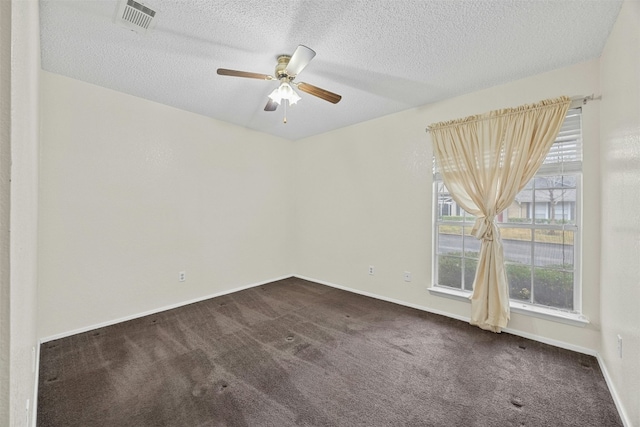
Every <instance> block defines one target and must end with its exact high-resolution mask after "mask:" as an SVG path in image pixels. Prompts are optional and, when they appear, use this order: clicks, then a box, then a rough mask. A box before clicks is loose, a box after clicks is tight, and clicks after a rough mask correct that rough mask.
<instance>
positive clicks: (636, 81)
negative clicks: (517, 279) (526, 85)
mask: <svg viewBox="0 0 640 427" xmlns="http://www.w3.org/2000/svg"><path fill="white" fill-rule="evenodd" d="M639 28H640V3H639V2H637V1H626V2H624V4H623V6H622V9H621V11H620V15H619V17H618V21H617V22H616V24H615V26H614V28H613V31H612V33H611V35H610V37H609V39H608V41H607V44H606V46H605V49H604V51H603V54H602V58H601V87H602V118H601V124H600V126H601V170H602V239H601V242H602V272H601V279H600V280H601V287H602V292H601V295H602V299H601V312H602V350H601V351H602V353H601V354H602V358H603V359H604V361H605V365H606V367H607V370H608V372H609V374H610V376H611V379H612V381H613V384H614V387H615V389H616V392H617V394H618V396H619V398H620V400H621V402H622V403H623V405H624V410H625V411H626V413H627V418H628V420H629V421H630V422H631V424H632V425H634V426H640V215H638V212H640V30H639ZM618 335H620V336H622V339H623V358H622V359H621V358H620V357H619V356H618V349H617V336H618Z"/></svg>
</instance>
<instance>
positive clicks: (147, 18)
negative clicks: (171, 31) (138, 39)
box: [116, 0, 156, 33]
mask: <svg viewBox="0 0 640 427" xmlns="http://www.w3.org/2000/svg"><path fill="white" fill-rule="evenodd" d="M155 18H156V11H155V10H153V9H151V8H149V7H147V6H145V5H143V4H141V3H138V2H136V1H134V0H121V1H120V5H119V7H118V11H117V15H116V22H117V23H118V24H120V25H121V26H123V27H125V28H129V29H130V30H133V31H136V32H138V33H146V32H148V31H149V30H151V29H152V28H153V27H154V26H155Z"/></svg>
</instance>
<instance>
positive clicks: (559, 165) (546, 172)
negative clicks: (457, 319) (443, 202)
mask: <svg viewBox="0 0 640 427" xmlns="http://www.w3.org/2000/svg"><path fill="white" fill-rule="evenodd" d="M581 110H582V109H581V108H576V109H571V110H569V111H568V113H567V117H575V116H576V115H577V116H578V118H579V126H578V128H577V129H572V131H573V132H578V146H577V147H575V148H573V149H570V150H568V151H569V152H570V153H569V154H575V155H577V158H576V159H574V160H573V161H569V162H553V161H551V162H545V164H543V165H542V167H541V168H540V170H539V171H538V172H537V173H536V177H539V176H550V175H556V176H557V175H575V177H576V188H575V191H576V200H575V225H551V224H536V223H535V205H534V204H533V203H531V204H530V206H529V209H531V217H532V221H531V223H509V222H505V223H498V227H499V228H526V229H530V230H531V234H532V239H531V245H532V248H531V264H530V265H531V267H532V274H533V266H534V264H535V258H534V255H535V252H534V246H535V244H534V243H535V237H534V236H535V230H544V229H559V230H570V231H573V236H574V246H573V274H574V276H573V310H565V309H559V308H555V307H548V306H543V305H539V304H536V303H534V302H533V298H532V299H531V302H526V301H521V300H516V299H511V300H510V306H511V309H512V311H514V312H520V313H525V314H529V315H533V316H536V317H542V318H545V319H549V318H550V319H551V320H558V321H561V322H564V323H569V324H574V325H578V326H584V325H586V324H588V323H589V321H588V319H587V318H586V317H585V316H583V315H582V277H581V271H582V268H581V260H582V253H581V248H582V244H581V237H582V209H581V207H582V177H583V173H582V111H581ZM562 142H563V138H562V131H561V134H560V135H559V137H558V138H557V139H556V142H554V144H559V145H557V146H555V145H554V147H557V148H556V149H555V150H553V148H552V152H553V154H551V155H550V156H548V157H547V158H548V159H549V158H550V157H552V156H557V155H558V153H560V154H563V153H564V151H563V149H564V148H563V146H562ZM572 150H573V151H572ZM533 179H535V177H534V178H533ZM441 183H442V177H441V176H440V174H439V173H438V172H437V170H436V166H435V161H434V175H433V201H432V206H433V209H432V212H433V226H432V231H433V236H434V238H433V239H432V240H433V257H432V259H433V264H432V278H433V282H432V283H433V285H432V287H431V288H429V291H430V292H432V293H433V294H436V295H440V296H446V297H451V298H454V299H458V300H466V301H468V297H469V295H470V294H471V291H469V290H465V289H464V287H465V283H464V276H465V273H464V270H463V271H462V274H461V280H462V283H461V284H460V288H452V287H449V286H443V285H440V284H439V283H438V258H439V255H438V243H439V242H438V237H439V230H438V227H439V226H440V225H454V226H459V227H463V230H464V227H472V226H473V224H474V222H473V221H474V220H473V219H471V220H470V221H469V220H467V219H466V218H465V219H464V220H463V221H442V220H440V219H439V218H440V215H439V212H438V210H439V206H438V197H439V193H438V186H439V184H441ZM552 209H553V208H552ZM463 234H464V232H463ZM467 238H468V236H467ZM471 238H472V239H475V237H471ZM464 239H465V238H464V237H463V243H462V254H461V257H460V259H461V263H462V268H463V269H464V263H465V253H464ZM466 259H471V258H469V257H467V258H466ZM525 265H526V264H525ZM531 285H532V292H535V289H534V288H533V285H534V283H533V280H532V284H531Z"/></svg>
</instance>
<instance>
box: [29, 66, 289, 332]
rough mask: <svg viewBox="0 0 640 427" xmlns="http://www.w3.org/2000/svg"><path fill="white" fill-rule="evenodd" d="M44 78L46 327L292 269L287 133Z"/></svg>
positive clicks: (42, 295)
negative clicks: (251, 128) (267, 131)
mask: <svg viewBox="0 0 640 427" xmlns="http://www.w3.org/2000/svg"><path fill="white" fill-rule="evenodd" d="M41 79H42V80H41V86H42V90H41V94H42V95H41V114H42V125H41V126H42V128H41V132H42V143H41V166H40V195H41V199H40V211H39V214H40V224H39V225H40V250H39V254H40V258H39V261H40V262H39V274H40V282H39V292H38V297H39V298H38V300H39V305H38V307H39V315H40V318H39V334H40V336H41V337H45V338H46V337H49V336H52V335H56V334H60V333H65V332H69V331H73V330H76V329H81V328H86V327H90V326H92V325H96V324H100V323H102V322H109V321H113V320H115V319H119V318H123V317H126V316H131V315H136V314H139V313H143V312H145V311H148V310H155V309H158V308H162V307H166V306H169V305H172V304H177V303H180V302H184V301H189V300H192V299H195V298H201V297H204V296H208V295H212V294H215V293H218V292H223V291H226V290H230V289H233V288H237V287H240V286H246V285H249V284H252V283H256V282H260V281H264V280H269V279H275V278H279V277H282V276H288V275H289V274H290V272H291V269H292V268H291V264H290V259H291V253H290V251H291V237H290V236H291V235H290V232H291V228H290V226H289V224H290V222H291V215H292V209H291V200H292V194H291V184H290V183H291V181H292V175H291V172H292V167H291V144H292V143H291V142H290V141H285V140H283V139H279V138H276V137H270V136H267V135H264V134H260V133H256V132H253V131H249V130H247V129H244V128H240V127H237V126H235V125H231V124H227V123H223V122H219V121H215V120H212V119H210V118H208V117H203V116H199V115H195V114H192V113H189V112H185V111H181V110H177V109H174V108H171V107H167V106H164V105H161V104H157V103H153V102H150V101H147V100H144V99H140V98H136V97H133V96H129V95H125V94H122V93H119V92H115V91H112V90H108V89H104V88H101V87H98V86H94V85H90V84H87V83H84V82H80V81H77V80H73V79H70V78H66V77H62V76H59V75H56V74H51V73H47V72H42V73H41ZM180 271H186V274H187V280H186V281H185V282H183V283H180V282H178V272H180Z"/></svg>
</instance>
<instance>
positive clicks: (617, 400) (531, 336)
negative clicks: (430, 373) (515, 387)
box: [294, 274, 633, 427]
mask: <svg viewBox="0 0 640 427" xmlns="http://www.w3.org/2000/svg"><path fill="white" fill-rule="evenodd" d="M294 277H297V278H299V279H303V280H308V281H310V282H315V283H319V284H321V285H326V286H331V287H332V288H337V289H342V290H344V291H348V292H353V293H356V294H360V295H364V296H367V297H371V298H376V299H379V300H382V301H387V302H392V303H394V304H399V305H404V306H406V307H411V308H415V309H417V310H422V311H426V312H428V313H434V314H439V315H442V316H446V317H451V318H453V319H457V320H461V321H463V322H469V320H470V318H469V317H465V316H458V315H455V314H451V313H447V312H444V311H441V310H434V309H432V308H429V307H425V306H421V305H417V304H411V303H407V302H405V301H400V300H397V299H394V298H388V297H384V296H381V295H377V294H374V293H371V292H365V291H361V290H358V289H353V288H350V287H348V286H343V285H337V284H335V283H331V282H327V281H324V280H317V279H313V278H311V277H306V276H302V275H299V274H295V275H294ZM502 331H503V332H506V333H508V334H511V335H517V336H519V337H523V338H527V339H530V340H532V341H538V342H541V343H544V344H549V345H552V346H554V347H559V348H564V349H566V350H571V351H575V352H577V353H582V354H586V355H589V356H594V357H595V358H596V360H597V361H598V365H600V370H601V371H602V375H603V376H604V379H605V382H606V383H607V386H608V387H609V392H610V393H611V397H612V399H613V402H614V403H615V405H616V409H617V410H618V414H619V415H620V418H621V419H622V423H623V425H624V427H633V426H632V424H631V421H629V417H628V416H627V413H626V411H625V410H624V407H623V406H622V402H621V401H620V398H619V396H618V393H617V391H616V389H615V386H614V385H613V381H612V380H611V377H610V376H609V372H608V371H607V368H606V366H605V364H604V360H603V359H602V357H601V356H600V354H599V353H598V352H597V351H596V350H593V349H590V348H586V347H581V346H577V345H574V344H570V343H566V342H564V341H558V340H554V339H550V338H546V337H542V336H540V335H536V334H531V333H529V332H523V331H518V330H514V329H510V328H504V329H503V330H502Z"/></svg>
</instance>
